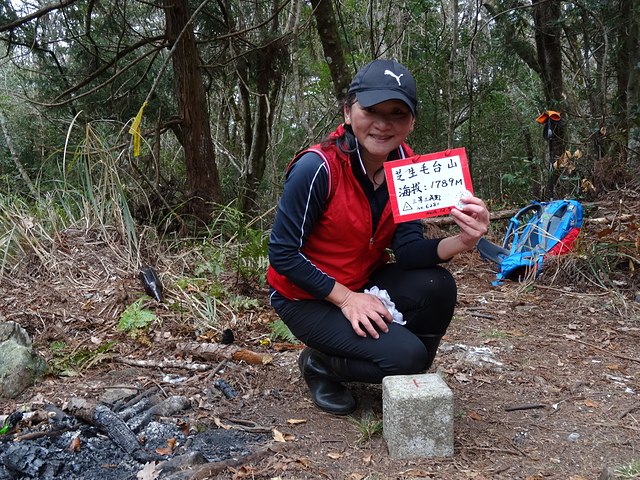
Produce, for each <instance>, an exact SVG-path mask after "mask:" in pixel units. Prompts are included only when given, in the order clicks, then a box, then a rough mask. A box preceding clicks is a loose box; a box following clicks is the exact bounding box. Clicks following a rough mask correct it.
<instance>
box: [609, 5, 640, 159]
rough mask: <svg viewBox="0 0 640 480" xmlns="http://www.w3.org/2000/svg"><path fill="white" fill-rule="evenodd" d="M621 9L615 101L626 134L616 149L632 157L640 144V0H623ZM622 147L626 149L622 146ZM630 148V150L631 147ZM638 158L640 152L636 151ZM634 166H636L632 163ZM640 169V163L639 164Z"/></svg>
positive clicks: (616, 61) (620, 124) (623, 133)
mask: <svg viewBox="0 0 640 480" xmlns="http://www.w3.org/2000/svg"><path fill="white" fill-rule="evenodd" d="M617 6H618V9H619V12H620V20H619V22H618V28H617V32H616V34H617V50H616V59H615V69H616V79H617V96H616V99H615V102H614V108H615V110H614V111H615V112H616V113H617V117H618V118H617V120H618V125H617V128H616V130H617V131H618V132H620V134H621V135H624V139H623V141H622V142H619V144H618V145H617V146H614V148H615V149H616V150H617V151H615V152H610V153H612V154H614V155H620V156H621V160H622V161H623V162H626V161H627V160H628V158H627V157H628V155H627V152H628V151H629V152H631V154H632V155H631V158H633V157H634V155H633V152H634V151H636V150H637V148H638V146H639V143H638V142H639V141H640V137H639V136H638V133H639V132H638V131H639V129H640V115H639V114H638V101H639V100H640V86H639V85H638V84H639V83H640V66H639V65H638V62H640V46H639V43H640V33H639V20H638V18H637V17H635V16H634V15H638V14H640V1H638V0H620V2H619V4H618V5H617ZM620 146H622V148H620ZM628 148H630V150H628ZM635 159H636V161H637V159H638V153H637V151H636V152H635ZM630 166H632V165H630ZM636 169H637V166H636Z"/></svg>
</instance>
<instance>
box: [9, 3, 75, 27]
mask: <svg viewBox="0 0 640 480" xmlns="http://www.w3.org/2000/svg"><path fill="white" fill-rule="evenodd" d="M76 1H77V0H65V1H61V2H60V3H57V4H52V5H46V6H44V7H42V8H41V9H40V10H36V11H35V12H33V13H30V14H29V15H25V16H24V17H20V18H18V19H16V20H14V21H13V22H11V23H7V24H5V25H0V33H1V32H6V31H9V30H14V29H16V28H18V27H20V26H22V25H24V24H25V23H28V22H30V21H31V20H33V19H35V18H40V17H42V16H43V15H46V14H47V13H49V12H52V11H53V10H59V9H61V8H64V7H68V6H69V5H72V4H74V3H76Z"/></svg>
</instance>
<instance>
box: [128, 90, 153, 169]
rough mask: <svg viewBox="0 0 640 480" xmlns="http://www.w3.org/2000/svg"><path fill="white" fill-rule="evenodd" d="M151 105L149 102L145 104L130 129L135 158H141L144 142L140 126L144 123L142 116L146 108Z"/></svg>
mask: <svg viewBox="0 0 640 480" xmlns="http://www.w3.org/2000/svg"><path fill="white" fill-rule="evenodd" d="M148 104H149V102H146V101H145V102H144V103H143V104H142V106H141V107H140V110H138V113H137V114H136V117H135V118H134V119H133V122H132V123H131V128H129V133H130V134H131V135H133V156H134V157H139V156H140V144H141V142H142V135H141V134H140V124H141V123H142V114H143V113H144V109H145V107H146V106H147V105H148Z"/></svg>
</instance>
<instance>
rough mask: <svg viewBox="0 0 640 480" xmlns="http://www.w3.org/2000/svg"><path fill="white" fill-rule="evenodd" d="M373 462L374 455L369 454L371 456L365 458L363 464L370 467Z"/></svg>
mask: <svg viewBox="0 0 640 480" xmlns="http://www.w3.org/2000/svg"><path fill="white" fill-rule="evenodd" d="M371 460H373V455H371V454H369V455H365V456H364V458H363V459H362V462H363V463H364V464H365V465H368V464H370V463H371Z"/></svg>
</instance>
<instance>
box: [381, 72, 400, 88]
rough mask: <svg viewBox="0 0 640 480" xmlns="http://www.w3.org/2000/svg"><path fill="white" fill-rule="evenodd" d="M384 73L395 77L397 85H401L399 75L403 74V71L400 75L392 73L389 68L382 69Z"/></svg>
mask: <svg viewBox="0 0 640 480" xmlns="http://www.w3.org/2000/svg"><path fill="white" fill-rule="evenodd" d="M384 74H385V75H389V76H391V77H393V78H395V79H396V82H398V86H399V87H401V86H402V84H401V83H400V77H401V76H403V75H404V73H401V74H400V75H396V74H395V73H393V72H392V71H391V70H385V71H384Z"/></svg>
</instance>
